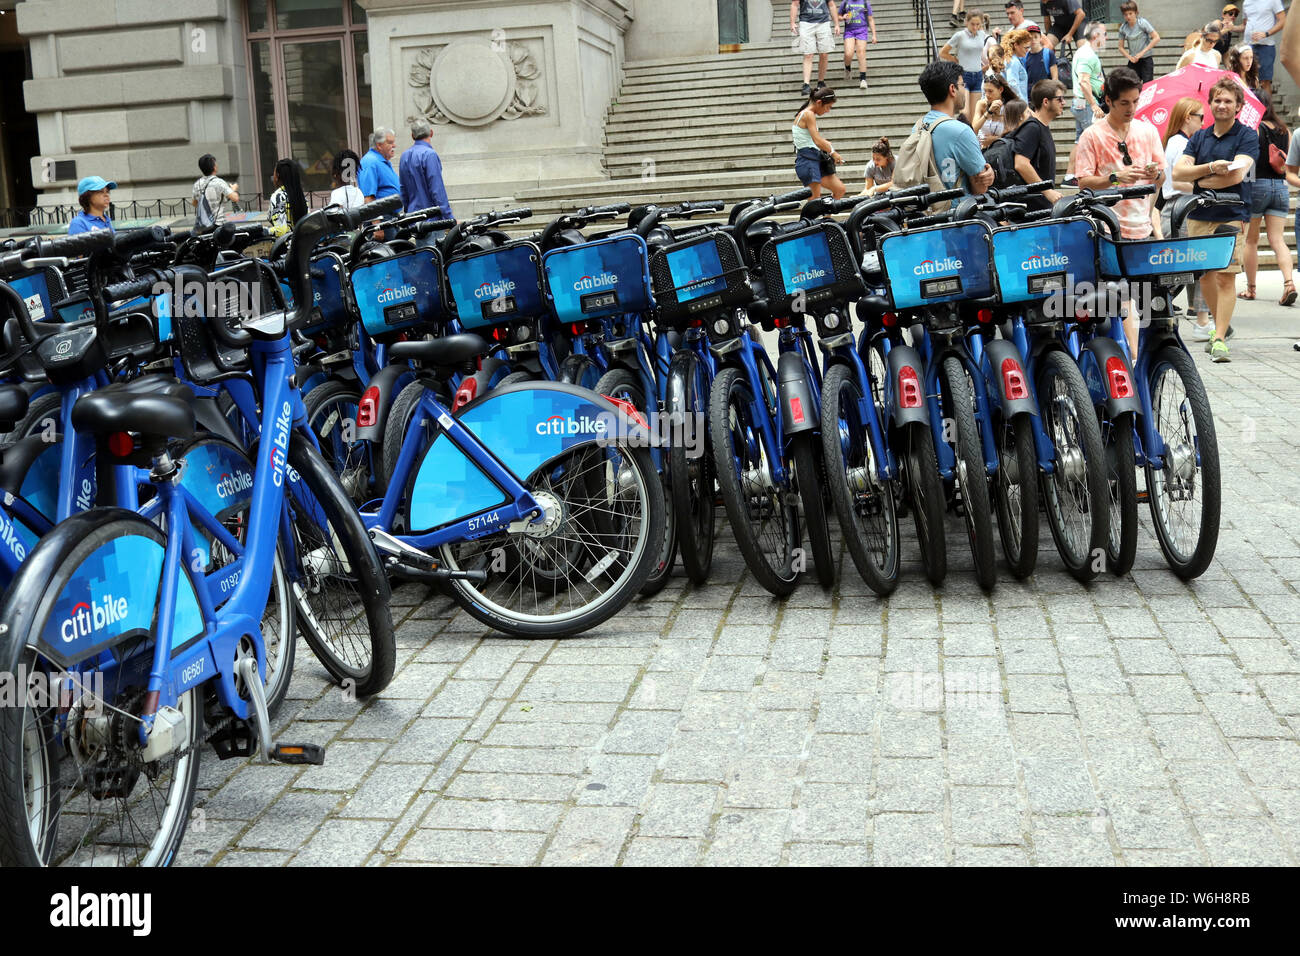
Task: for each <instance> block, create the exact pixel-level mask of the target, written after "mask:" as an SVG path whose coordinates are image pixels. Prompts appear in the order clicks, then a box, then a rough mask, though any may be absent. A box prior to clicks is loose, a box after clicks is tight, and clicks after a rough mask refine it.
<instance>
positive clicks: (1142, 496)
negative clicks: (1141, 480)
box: [1135, 488, 1151, 504]
mask: <svg viewBox="0 0 1300 956" xmlns="http://www.w3.org/2000/svg"><path fill="white" fill-rule="evenodd" d="M1135 500H1136V501H1137V503H1138V504H1145V503H1146V502H1148V501H1150V500H1151V492H1150V491H1148V490H1147V489H1145V488H1143V489H1142V490H1141V491H1139V492H1138V493H1137V498H1136V499H1135Z"/></svg>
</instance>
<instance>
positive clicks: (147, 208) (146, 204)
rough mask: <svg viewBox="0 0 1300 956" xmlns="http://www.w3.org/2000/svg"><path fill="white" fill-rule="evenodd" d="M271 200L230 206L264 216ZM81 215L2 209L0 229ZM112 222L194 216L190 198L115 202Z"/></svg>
mask: <svg viewBox="0 0 1300 956" xmlns="http://www.w3.org/2000/svg"><path fill="white" fill-rule="evenodd" d="M329 196H330V194H329V192H328V191H326V192H309V193H307V194H306V198H307V205H308V206H309V207H311V208H313V209H319V208H321V207H322V206H324V205H325V204H326V203H328V202H329ZM270 200H271V197H270V194H267V193H253V194H251V195H241V196H240V199H239V202H235V203H231V204H230V208H231V212H233V213H251V212H263V211H264V210H265V209H266V206H267V203H269V202H270ZM80 211H81V207H80V206H79V205H72V204H67V205H59V206H0V229H24V228H37V227H44V226H62V225H67V224H68V223H70V222H71V221H72V220H73V217H75V216H76V215H77V213H79V212H80ZM108 215H109V218H110V219H112V220H114V221H122V222H125V221H128V220H137V219H184V218H192V217H193V216H194V207H193V206H192V205H190V197H189V196H185V197H184V198H181V199H132V200H130V201H128V202H120V203H118V202H115V203H113V204H112V205H111V206H109V207H108Z"/></svg>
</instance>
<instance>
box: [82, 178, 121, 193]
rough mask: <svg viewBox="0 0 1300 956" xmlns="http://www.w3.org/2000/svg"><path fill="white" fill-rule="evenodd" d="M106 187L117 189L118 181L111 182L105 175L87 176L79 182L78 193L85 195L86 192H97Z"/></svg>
mask: <svg viewBox="0 0 1300 956" xmlns="http://www.w3.org/2000/svg"><path fill="white" fill-rule="evenodd" d="M105 187H107V188H108V189H116V188H117V183H114V182H110V181H109V180H107V179H105V178H104V177H103V176H87V177H86V178H85V179H83V180H82V181H81V182H79V183H77V195H78V196H84V195H85V194H86V193H93V192H97V191H99V190H101V189H104V188H105Z"/></svg>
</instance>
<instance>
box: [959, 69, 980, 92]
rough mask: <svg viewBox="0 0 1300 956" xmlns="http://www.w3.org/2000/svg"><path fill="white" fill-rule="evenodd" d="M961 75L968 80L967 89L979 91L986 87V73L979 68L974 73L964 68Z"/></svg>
mask: <svg viewBox="0 0 1300 956" xmlns="http://www.w3.org/2000/svg"><path fill="white" fill-rule="evenodd" d="M961 75H962V78H963V79H964V80H965V81H966V89H967V90H969V91H970V92H972V93H978V92H979V91H980V90H982V89H984V74H983V73H982V72H980V71H979V70H976V71H975V72H974V73H967V72H966V71H965V70H962V71H961Z"/></svg>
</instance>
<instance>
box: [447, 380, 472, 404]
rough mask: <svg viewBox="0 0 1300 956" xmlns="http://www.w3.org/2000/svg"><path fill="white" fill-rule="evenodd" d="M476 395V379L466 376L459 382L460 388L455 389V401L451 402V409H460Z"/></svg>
mask: <svg viewBox="0 0 1300 956" xmlns="http://www.w3.org/2000/svg"><path fill="white" fill-rule="evenodd" d="M477 396H478V379H475V378H467V379H465V381H463V382H461V383H460V388H458V389H456V401H455V402H453V403H452V409H453V410H456V409H461V408H464V407H465V406H466V405H468V404H469V403H470V402H472V401H474V399H475V398H476V397H477Z"/></svg>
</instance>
